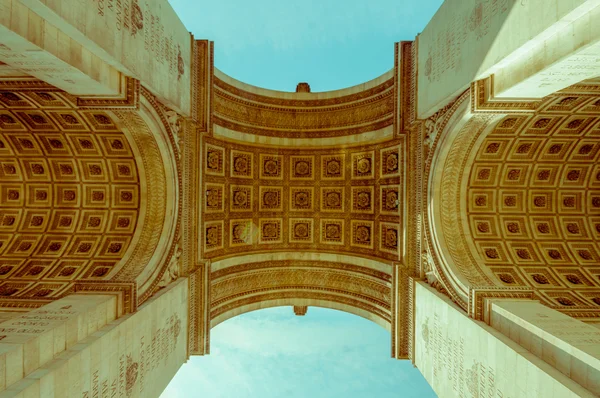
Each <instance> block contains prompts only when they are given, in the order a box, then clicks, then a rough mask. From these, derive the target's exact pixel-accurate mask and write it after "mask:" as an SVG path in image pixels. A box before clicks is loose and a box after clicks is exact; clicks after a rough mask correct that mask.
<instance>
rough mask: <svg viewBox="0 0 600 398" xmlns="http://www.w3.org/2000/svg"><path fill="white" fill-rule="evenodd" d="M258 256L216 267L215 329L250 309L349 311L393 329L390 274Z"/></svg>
mask: <svg viewBox="0 0 600 398" xmlns="http://www.w3.org/2000/svg"><path fill="white" fill-rule="evenodd" d="M258 256H259V255H257V256H255V258H254V259H250V261H252V260H254V261H253V262H245V263H240V264H236V265H229V266H227V267H223V268H217V269H215V268H213V271H212V272H211V277H210V279H211V282H210V283H211V303H210V310H209V311H210V325H211V327H214V326H216V325H217V324H219V323H221V322H223V321H225V320H227V319H229V318H231V317H234V316H236V315H239V314H242V313H244V312H248V311H253V310H257V309H261V308H268V307H275V306H284V305H306V306H318V307H324V308H332V309H337V310H341V311H345V312H349V313H352V314H355V315H359V316H362V317H364V318H366V319H369V320H371V321H373V322H375V323H377V324H379V325H380V326H382V327H384V328H386V329H388V330H389V329H390V327H391V326H390V325H391V318H392V314H391V305H390V301H391V275H390V273H389V272H382V271H380V270H377V269H374V268H370V267H368V266H360V265H354V264H348V263H340V262H330V261H314V260H313V261H311V260H300V259H296V260H273V259H265V261H261V260H260V259H259V258H258ZM247 260H248V259H247Z"/></svg>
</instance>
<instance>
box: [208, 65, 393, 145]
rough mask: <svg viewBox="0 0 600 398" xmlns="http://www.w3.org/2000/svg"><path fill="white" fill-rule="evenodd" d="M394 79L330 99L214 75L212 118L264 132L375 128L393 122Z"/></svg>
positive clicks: (314, 133) (298, 134)
mask: <svg viewBox="0 0 600 398" xmlns="http://www.w3.org/2000/svg"><path fill="white" fill-rule="evenodd" d="M394 87H395V86H394V79H393V78H391V79H388V80H387V81H385V82H383V83H381V84H379V85H378V86H376V87H373V88H370V89H368V90H365V91H362V92H359V93H355V94H350V95H345V96H341V97H335V98H328V99H306V100H304V99H302V100H301V99H285V98H279V97H268V96H265V95H259V94H254V93H250V92H248V91H244V90H242V89H240V88H237V87H234V86H232V85H231V84H229V83H226V82H225V81H223V80H221V79H219V78H216V77H215V78H214V87H213V89H214V94H215V97H214V107H215V108H214V115H213V116H214V119H213V120H214V123H216V124H217V125H219V126H222V127H225V128H228V129H230V130H234V131H238V132H242V133H247V134H256V135H262V136H285V137H290V138H292V137H295V138H313V137H319V138H322V137H338V136H344V135H351V134H360V133H364V132H370V131H377V130H380V129H382V128H384V127H387V126H390V125H392V124H393V122H394V115H393V113H394V101H395V99H394V92H395V88H394Z"/></svg>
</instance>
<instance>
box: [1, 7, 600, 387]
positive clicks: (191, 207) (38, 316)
mask: <svg viewBox="0 0 600 398" xmlns="http://www.w3.org/2000/svg"><path fill="white" fill-rule="evenodd" d="M542 11H543V12H542ZM83 21H85V23H83ZM599 27H600V2H598V1H596V0H573V1H564V0H552V1H546V0H544V1H542V0H532V1H516V2H515V1H512V0H497V1H483V0H467V1H465V0H446V1H445V2H444V4H443V5H442V7H441V9H440V10H439V12H438V13H437V14H436V15H435V16H434V18H433V19H432V21H431V22H430V23H429V25H428V26H427V27H426V28H425V29H424V31H423V32H422V33H421V34H420V35H419V36H418V37H417V38H416V39H415V41H412V42H401V43H397V44H396V48H395V62H394V67H393V68H392V69H391V70H390V71H389V72H387V73H385V74H384V75H382V76H381V77H379V78H377V79H374V80H372V81H370V82H366V83H364V84H361V85H358V86H355V87H350V88H346V89H342V90H337V91H331V92H324V93H312V92H310V86H309V85H307V84H299V85H298V88H297V92H278V91H273V90H266V89H262V88H258V87H254V86H250V85H248V84H245V83H242V82H239V81H237V80H235V79H233V78H232V77H229V76H227V75H225V74H223V73H222V72H220V71H218V70H216V69H215V68H214V62H213V46H214V43H212V42H209V41H205V40H195V39H194V38H193V37H192V36H191V35H190V34H189V33H188V32H187V31H186V30H185V28H184V27H183V25H182V24H181V22H180V21H179V19H178V17H177V16H176V14H175V13H174V12H173V10H172V9H171V7H170V5H169V4H168V2H167V1H166V0H153V1H146V2H143V3H142V2H139V1H138V0H126V1H125V0H123V1H99V2H90V3H89V4H85V5H83V3H81V2H78V1H73V0H55V1H41V0H27V1H24V0H4V1H2V2H1V3H0V397H2V398H3V397H19V398H24V397H108V396H110V397H114V396H124V397H158V396H159V395H160V393H161V392H162V391H163V390H164V388H165V387H166V385H167V384H168V382H169V380H170V379H171V378H172V377H173V376H174V374H175V373H176V372H177V370H178V369H179V367H180V366H181V365H182V364H183V363H184V362H185V361H186V360H187V358H189V356H191V355H206V354H209V352H210V330H211V328H212V327H214V326H215V325H217V324H219V323H221V322H223V321H225V320H227V319H229V318H231V317H234V316H236V315H239V314H242V313H244V312H248V311H253V310H257V309H261V308H268V307H274V306H292V307H294V311H295V313H296V314H297V315H304V314H305V313H306V311H307V307H310V306H319V307H325V308H333V309H338V310H343V311H346V312H349V313H352V314H356V315H359V316H362V317H364V318H366V319H369V320H372V321H373V322H375V323H377V324H379V325H381V326H382V327H384V328H386V329H388V330H389V331H390V333H391V355H392V357H394V358H397V359H403V360H411V361H412V362H413V363H414V364H415V365H416V366H417V367H418V368H419V369H420V370H421V373H422V374H423V375H424V376H425V378H426V379H427V381H428V382H429V383H430V384H431V385H432V387H433V388H434V390H435V392H436V393H437V394H438V395H439V396H440V397H446V396H448V397H483V396H489V397H520V396H527V397H551V396H555V397H569V396H584V397H587V396H590V397H591V396H597V395H598V394H600V373H599V372H600V362H599V359H600V351H599V350H600V349H599V348H598V347H600V330H598V328H599V327H600V266H599V264H600V166H599V157H600V80H599V79H598V77H599V76H600V66H599V65H600V63H599V62H598V60H599V59H600V49H599V47H598V41H599V40H600V31H598V29H599ZM106 32H110V34H106ZM217 45H218V43H217ZM594 326H595V327H594Z"/></svg>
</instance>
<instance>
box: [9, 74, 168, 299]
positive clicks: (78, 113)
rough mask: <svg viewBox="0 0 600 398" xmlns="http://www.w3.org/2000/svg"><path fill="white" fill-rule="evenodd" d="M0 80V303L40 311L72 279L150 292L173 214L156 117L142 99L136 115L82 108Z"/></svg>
mask: <svg viewBox="0 0 600 398" xmlns="http://www.w3.org/2000/svg"><path fill="white" fill-rule="evenodd" d="M2 84H3V89H4V90H5V91H3V92H2V94H1V96H0V117H1V120H0V142H1V143H0V163H2V166H1V167H2V175H1V176H0V181H2V184H1V185H2V187H3V189H2V194H1V195H0V196H1V199H0V213H1V216H0V223H1V224H2V226H1V227H0V261H1V265H0V277H1V278H2V282H1V283H0V291H1V292H2V294H1V295H2V296H3V297H4V298H5V299H3V298H2V297H0V301H2V302H1V303H0V305H8V306H23V305H25V306H28V305H29V304H23V303H22V302H20V300H22V299H26V300H31V303H32V305H33V306H34V307H35V306H39V305H43V304H44V303H45V302H47V301H48V300H53V299H55V298H59V297H62V296H64V295H65V294H69V293H70V292H72V290H73V289H74V286H75V284H78V285H81V284H82V283H84V284H85V286H86V287H85V290H93V289H96V288H98V289H100V290H103V289H105V288H106V287H107V286H109V285H110V283H113V285H114V283H117V284H122V285H123V284H125V285H127V286H135V287H134V289H133V291H134V292H136V291H137V293H139V294H140V295H144V294H146V292H147V291H149V290H152V288H153V287H154V286H155V285H156V283H157V281H155V279H157V278H160V275H162V273H163V272H164V269H163V268H164V267H163V265H164V264H165V263H168V256H169V255H170V254H169V253H172V250H171V251H170V249H171V248H172V241H173V239H174V237H175V235H176V221H177V218H178V213H179V211H178V206H179V203H178V197H179V193H178V190H179V184H178V176H177V168H178V166H177V156H176V153H175V152H174V151H175V149H174V146H173V142H172V141H173V139H172V137H169V134H172V133H171V132H170V131H168V129H169V126H168V124H167V123H166V119H165V117H164V115H163V114H161V112H162V113H164V112H163V111H162V110H161V109H160V108H158V105H157V104H156V103H154V102H153V99H152V97H151V96H148V95H145V96H143V97H142V98H141V99H140V109H139V110H127V108H125V109H126V110H119V109H118V108H115V107H112V108H111V107H109V106H108V105H107V107H106V108H101V107H100V106H101V105H99V104H94V105H93V106H91V107H87V108H86V107H85V106H80V103H79V102H78V99H77V98H75V97H73V96H71V95H69V94H66V93H64V92H62V91H60V90H58V89H56V88H54V87H52V86H50V85H48V84H45V83H43V82H38V81H26V82H15V81H10V82H2ZM138 88H139V87H138ZM101 102H102V101H100V103H101ZM108 102H110V101H108ZM150 192H153V194H152V195H150V194H149V193H150ZM151 235H152V236H151ZM109 282H110V283H109ZM134 302H135V300H134ZM133 305H134V306H135V304H133Z"/></svg>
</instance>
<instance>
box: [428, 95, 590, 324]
mask: <svg viewBox="0 0 600 398" xmlns="http://www.w3.org/2000/svg"><path fill="white" fill-rule="evenodd" d="M472 95H473V93H472ZM462 109H463V110H462V112H463V113H462V115H454V119H455V122H454V124H453V125H451V126H450V127H449V129H448V130H446V131H444V132H443V137H442V141H443V144H444V145H441V144H440V147H442V146H443V147H444V149H440V150H439V151H438V154H437V155H438V160H437V163H436V165H435V168H434V171H433V173H432V177H431V178H430V182H429V183H430V184H434V183H436V182H438V183H439V184H440V185H439V189H437V188H434V187H433V186H432V185H430V190H431V195H432V199H431V203H432V205H431V206H430V216H431V217H432V218H431V220H432V221H431V226H430V228H431V229H430V231H433V233H432V235H431V236H433V237H434V238H433V239H432V240H433V241H434V242H433V247H434V248H435V249H436V250H437V253H440V254H441V256H440V258H439V259H440V260H441V264H440V267H441V268H440V269H441V270H442V272H445V273H446V276H447V277H448V281H454V282H452V283H450V284H449V286H453V289H454V293H455V294H458V295H459V297H462V298H463V299H466V298H467V296H468V291H469V289H474V288H478V287H486V288H487V287H491V286H494V287H496V288H498V289H505V290H506V289H509V290H510V289H517V290H518V289H520V288H521V289H522V288H525V289H533V290H534V291H535V295H536V297H537V298H539V299H541V300H542V301H543V302H544V303H546V304H547V305H549V306H552V307H555V308H557V309H559V310H562V311H564V312H568V313H572V314H574V315H576V316H577V314H579V315H581V316H589V314H593V313H594V312H596V311H597V310H598V306H600V268H598V264H599V260H600V246H599V243H600V166H599V165H598V156H599V153H600V92H598V89H597V85H594V84H590V85H586V84H580V85H577V86H574V87H572V88H569V89H567V90H564V91H563V92H559V93H556V94H554V95H552V96H549V97H547V98H545V99H543V100H541V101H539V102H538V103H535V107H533V109H534V111H533V110H532V111H528V112H524V111H519V109H513V110H512V111H511V112H510V114H508V115H507V114H506V113H505V114H502V109H495V110H494V112H492V113H486V112H483V113H470V110H468V109H466V107H465V106H463V107H462ZM507 113H508V112H507ZM444 140H445V141H444ZM449 286H447V287H449ZM585 314H588V315H585Z"/></svg>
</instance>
